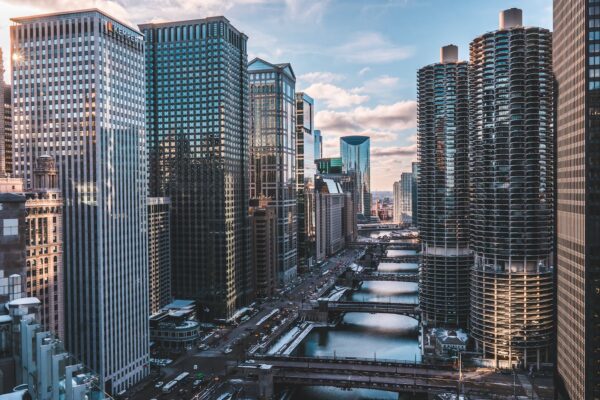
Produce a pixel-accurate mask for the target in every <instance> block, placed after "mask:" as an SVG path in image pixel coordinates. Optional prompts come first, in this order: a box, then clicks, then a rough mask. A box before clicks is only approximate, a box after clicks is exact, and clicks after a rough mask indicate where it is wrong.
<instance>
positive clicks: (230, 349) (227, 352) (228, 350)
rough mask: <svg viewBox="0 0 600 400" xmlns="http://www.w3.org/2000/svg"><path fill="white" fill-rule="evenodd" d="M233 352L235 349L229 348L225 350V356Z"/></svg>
mask: <svg viewBox="0 0 600 400" xmlns="http://www.w3.org/2000/svg"><path fill="white" fill-rule="evenodd" d="M232 351H233V349H232V348H231V347H227V348H225V350H223V354H229V353H231V352H232Z"/></svg>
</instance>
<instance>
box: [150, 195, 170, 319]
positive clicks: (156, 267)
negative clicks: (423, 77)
mask: <svg viewBox="0 0 600 400" xmlns="http://www.w3.org/2000/svg"><path fill="white" fill-rule="evenodd" d="M148 269H149V270H148V278H149V283H148V288H149V291H150V293H149V298H150V300H149V304H150V315H152V314H155V313H157V312H159V311H160V310H161V308H163V307H164V306H166V305H167V304H169V303H170V302H171V300H173V296H172V295H171V199H169V198H168V197H148Z"/></svg>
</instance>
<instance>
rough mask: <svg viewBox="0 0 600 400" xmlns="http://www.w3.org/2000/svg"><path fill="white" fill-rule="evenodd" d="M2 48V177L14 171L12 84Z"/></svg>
mask: <svg viewBox="0 0 600 400" xmlns="http://www.w3.org/2000/svg"><path fill="white" fill-rule="evenodd" d="M2 60H3V58H2V49H1V48H0V178H4V177H5V176H6V175H10V174H11V173H12V106H11V90H10V85H7V84H6V83H4V72H5V71H4V63H3V61H2Z"/></svg>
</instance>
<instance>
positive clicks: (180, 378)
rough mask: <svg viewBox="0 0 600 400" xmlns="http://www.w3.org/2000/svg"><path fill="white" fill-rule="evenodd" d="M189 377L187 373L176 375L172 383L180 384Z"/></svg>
mask: <svg viewBox="0 0 600 400" xmlns="http://www.w3.org/2000/svg"><path fill="white" fill-rule="evenodd" d="M189 375H190V373H189V372H182V373H181V374H179V375H177V378H175V379H174V381H177V382H181V381H182V380H184V379H185V378H187V377H188V376H189Z"/></svg>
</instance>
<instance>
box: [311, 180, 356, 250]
mask: <svg viewBox="0 0 600 400" xmlns="http://www.w3.org/2000/svg"><path fill="white" fill-rule="evenodd" d="M345 202H346V200H345V195H344V191H343V190H342V186H341V185H340V184H339V183H338V182H336V181H334V180H333V179H329V178H323V177H321V176H320V175H317V176H316V177H315V203H316V213H317V260H323V259H324V258H325V257H329V256H331V255H333V254H335V253H337V252H338V251H340V250H341V249H343V248H344V244H345V237H344V221H343V218H344V205H345ZM354 214H355V213H354Z"/></svg>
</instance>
